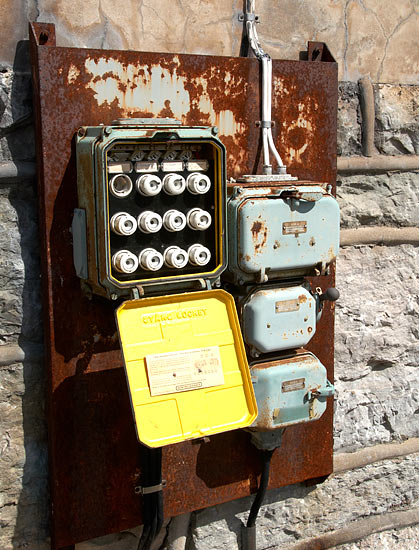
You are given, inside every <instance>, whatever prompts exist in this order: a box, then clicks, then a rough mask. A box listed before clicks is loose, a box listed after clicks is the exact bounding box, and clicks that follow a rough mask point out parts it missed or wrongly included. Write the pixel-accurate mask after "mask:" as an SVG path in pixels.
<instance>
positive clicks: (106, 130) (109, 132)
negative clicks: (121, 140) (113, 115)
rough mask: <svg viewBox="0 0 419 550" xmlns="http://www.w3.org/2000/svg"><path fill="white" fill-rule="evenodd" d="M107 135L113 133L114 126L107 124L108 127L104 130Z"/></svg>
mask: <svg viewBox="0 0 419 550" xmlns="http://www.w3.org/2000/svg"><path fill="white" fill-rule="evenodd" d="M103 132H104V134H105V136H109V135H110V134H112V128H111V126H106V128H105V129H104V130H103Z"/></svg>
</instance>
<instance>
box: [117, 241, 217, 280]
mask: <svg viewBox="0 0 419 550" xmlns="http://www.w3.org/2000/svg"><path fill="white" fill-rule="evenodd" d="M210 259H211V252H210V251H209V250H208V248H206V247H205V246H203V245H201V244H198V243H196V244H193V245H191V246H190V247H189V248H188V250H184V249H183V248H180V247H179V246H169V247H168V248H166V250H165V251H164V252H163V254H161V253H160V252H158V251H157V250H156V249H155V248H145V249H144V250H142V251H141V252H140V253H139V255H138V256H137V255H135V254H133V253H132V252H130V251H129V250H119V251H118V252H115V254H114V255H113V256H112V266H113V267H114V269H116V271H118V272H119V273H125V274H130V273H134V272H135V271H137V269H138V268H141V269H144V270H146V271H159V270H160V269H161V268H162V267H163V264H164V265H165V266H166V267H169V268H174V269H182V268H184V267H185V266H186V265H187V264H188V262H189V263H190V264H191V265H193V266H199V267H203V266H204V265H207V263H208V262H209V261H210Z"/></svg>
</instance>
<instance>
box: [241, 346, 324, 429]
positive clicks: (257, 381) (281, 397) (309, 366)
mask: <svg viewBox="0 0 419 550" xmlns="http://www.w3.org/2000/svg"><path fill="white" fill-rule="evenodd" d="M250 372H251V375H252V382H253V387H254V390H255V396H256V401H257V405H258V417H257V418H256V420H255V421H254V422H253V424H252V425H251V427H250V429H251V430H256V431H270V430H277V429H280V428H285V427H287V426H291V425H293V424H298V423H301V422H311V421H313V420H317V419H319V418H320V417H321V416H322V414H323V413H324V412H325V410H326V406H327V397H329V396H331V395H333V394H334V387H333V385H332V384H331V383H330V382H329V381H328V380H327V372H326V368H325V367H324V366H323V365H322V363H321V362H320V361H319V359H317V357H316V356H315V355H313V354H312V353H310V352H308V351H305V350H304V351H303V352H299V353H294V354H292V355H288V356H285V357H283V358H281V359H277V360H271V361H268V362H267V361H265V362H259V363H253V364H251V365H250Z"/></svg>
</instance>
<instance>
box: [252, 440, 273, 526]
mask: <svg viewBox="0 0 419 550" xmlns="http://www.w3.org/2000/svg"><path fill="white" fill-rule="evenodd" d="M274 451H275V449H273V450H272V451H262V474H261V476H260V483H259V489H258V492H257V493H256V497H255V500H254V501H253V504H252V507H251V508H250V513H249V517H248V518H247V524H246V527H254V526H255V524H256V518H257V515H258V513H259V510H260V507H261V506H262V502H263V500H264V498H265V495H266V489H267V488H268V483H269V469H270V466H271V459H272V455H273V454H274Z"/></svg>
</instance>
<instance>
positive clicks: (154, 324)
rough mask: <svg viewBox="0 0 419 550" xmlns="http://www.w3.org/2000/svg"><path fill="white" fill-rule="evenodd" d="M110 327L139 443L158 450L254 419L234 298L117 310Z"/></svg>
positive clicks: (142, 303)
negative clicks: (114, 328)
mask: <svg viewBox="0 0 419 550" xmlns="http://www.w3.org/2000/svg"><path fill="white" fill-rule="evenodd" d="M116 319H117V324H118V330H119V337H120V341H121V348H122V352H123V357H124V364H125V369H126V374H127V379H128V386H129V393H130V397H131V404H132V408H133V413H134V417H135V425H136V429H137V435H138V439H139V440H140V441H141V442H142V443H144V444H145V445H148V446H149V447H161V446H163V445H168V444H171V443H178V442H180V441H185V440H187V439H193V438H198V437H203V436H208V435H212V434H215V433H219V432H225V431H229V430H234V429H236V428H244V427H246V426H249V425H250V424H251V423H252V422H253V420H254V419H255V418H256V415H257V407H256V401H255V397H254V392H253V387H252V383H251V380H250V373H249V367H248V365H247V360H246V354H245V351H244V345H243V340H242V337H241V333H240V328H239V324H238V318H237V312H236V308H235V304H234V300H233V297H232V296H231V295H230V294H228V293H227V292H225V291H223V290H209V291H201V292H191V293H184V294H175V295H170V296H163V297H152V298H143V299H140V300H129V301H127V302H124V303H123V304H122V305H121V306H120V307H119V308H118V309H117V311H116Z"/></svg>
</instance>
